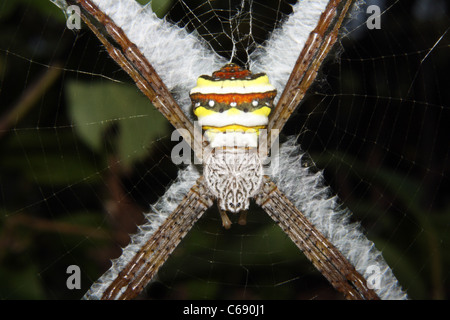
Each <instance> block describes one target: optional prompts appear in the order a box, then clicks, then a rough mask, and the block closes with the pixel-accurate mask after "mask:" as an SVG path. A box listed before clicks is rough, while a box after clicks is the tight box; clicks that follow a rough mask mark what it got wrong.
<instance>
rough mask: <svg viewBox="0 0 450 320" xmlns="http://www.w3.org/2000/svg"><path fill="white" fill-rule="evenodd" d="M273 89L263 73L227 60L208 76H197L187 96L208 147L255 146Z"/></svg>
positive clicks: (271, 98) (269, 108) (265, 124)
mask: <svg viewBox="0 0 450 320" xmlns="http://www.w3.org/2000/svg"><path fill="white" fill-rule="evenodd" d="M276 93H277V92H276V89H275V87H274V86H272V85H271V84H270V83H269V79H268V77H267V75H266V74H264V73H259V74H252V73H251V72H250V71H249V70H246V69H243V68H240V67H239V66H237V65H236V64H233V63H230V64H227V65H225V66H224V67H223V68H222V69H220V70H219V71H216V72H214V73H213V74H212V76H205V75H203V76H200V77H199V78H198V81H197V86H196V87H195V88H193V89H192V90H191V93H190V96H191V100H192V107H193V111H194V114H195V115H196V116H197V118H198V121H199V124H200V125H201V126H202V128H203V129H204V130H206V136H207V138H208V139H209V141H210V144H211V146H212V147H233V146H238V147H257V142H258V132H259V130H261V129H264V128H266V126H267V123H268V117H269V114H270V112H271V111H272V108H273V99H274V98H275V96H276Z"/></svg>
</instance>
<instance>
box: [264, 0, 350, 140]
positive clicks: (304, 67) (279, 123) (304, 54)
mask: <svg viewBox="0 0 450 320" xmlns="http://www.w3.org/2000/svg"><path fill="white" fill-rule="evenodd" d="M352 3H353V0H330V2H329V3H328V5H327V7H326V9H325V11H324V12H323V13H322V15H321V17H320V19H319V23H318V24H317V26H316V28H315V29H314V30H313V31H312V32H311V33H310V35H309V37H308V40H307V41H306V43H305V46H304V47H303V49H302V51H301V53H300V55H299V57H298V59H297V62H296V63H295V66H294V69H293V70H292V73H291V76H290V77H289V80H288V82H287V84H286V87H285V88H284V90H283V93H282V94H281V97H280V100H279V101H278V103H277V105H276V106H275V108H274V110H273V112H272V113H271V114H270V119H269V124H268V127H267V128H268V132H272V129H277V130H278V131H277V132H280V131H281V130H282V129H283V127H284V125H285V124H286V122H287V120H288V119H289V117H290V116H291V114H292V112H294V110H295V109H296V108H297V106H298V105H299V103H300V101H301V100H302V99H303V97H304V96H305V93H306V91H307V90H308V89H309V87H310V86H311V85H312V83H313V82H314V80H315V78H316V76H317V72H318V70H319V68H320V66H321V65H322V62H323V60H324V59H325V57H326V56H327V55H328V53H329V52H330V50H331V48H332V47H333V45H334V44H335V43H336V41H337V39H338V34H339V30H340V28H341V26H342V22H343V20H344V18H345V17H346V15H347V12H348V10H349V9H350V7H351V5H352ZM275 138H276V137H274V136H271V139H272V141H274V140H275ZM269 146H271V142H269Z"/></svg>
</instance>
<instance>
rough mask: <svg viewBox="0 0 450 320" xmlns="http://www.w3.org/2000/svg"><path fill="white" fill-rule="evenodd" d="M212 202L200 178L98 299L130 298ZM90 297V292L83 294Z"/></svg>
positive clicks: (151, 275)
mask: <svg viewBox="0 0 450 320" xmlns="http://www.w3.org/2000/svg"><path fill="white" fill-rule="evenodd" d="M212 204H213V200H212V197H211V196H210V194H209V192H208V190H207V188H206V187H205V186H204V185H203V178H202V177H201V178H199V179H198V180H197V183H196V184H195V185H194V186H193V187H192V188H191V189H190V191H189V192H188V194H187V195H186V196H185V198H184V200H183V201H182V202H181V203H180V204H179V205H178V207H177V208H176V209H175V210H174V211H173V212H172V213H171V214H170V215H169V217H168V218H167V219H166V220H165V221H164V223H163V224H162V225H161V226H160V227H159V228H158V229H157V230H156V231H155V233H154V234H153V235H152V236H151V237H150V238H149V239H148V240H147V242H146V243H145V244H144V245H143V246H141V247H140V248H139V250H138V252H136V253H135V254H134V255H133V258H132V259H131V260H130V261H129V262H128V264H126V265H125V267H124V268H123V269H122V270H121V271H120V272H119V275H118V276H117V277H115V278H114V280H113V281H112V282H111V283H110V284H109V286H108V287H107V288H106V289H105V290H104V291H103V295H102V297H101V299H103V300H112V299H133V298H135V297H136V296H137V295H138V294H139V293H140V292H141V291H142V290H143V289H144V288H145V286H146V285H147V284H148V283H149V282H150V281H151V280H152V278H153V276H154V275H155V274H156V273H157V272H158V270H159V268H160V267H161V266H162V265H163V264H164V262H165V261H166V260H167V258H168V257H169V255H170V254H171V253H172V252H173V250H174V249H175V248H176V247H177V246H178V244H179V243H180V241H181V240H182V239H183V237H184V236H185V235H186V234H187V233H188V232H189V230H190V229H191V228H192V226H193V225H194V224H195V223H196V221H197V220H198V219H199V218H200V217H201V216H202V215H203V213H204V212H205V211H206V210H207V209H208V208H209V207H210V206H211V205H212ZM86 298H89V293H88V294H87V295H86Z"/></svg>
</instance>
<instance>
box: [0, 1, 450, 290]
mask: <svg viewBox="0 0 450 320" xmlns="http://www.w3.org/2000/svg"><path fill="white" fill-rule="evenodd" d="M141 2H142V1H141ZM303 2H304V5H305V6H306V5H309V2H308V1H303ZM294 3H295V1H292V2H289V1H285V0H274V1H232V0H227V1H219V0H216V1H187V0H185V1H183V0H176V1H172V2H171V1H153V3H152V8H153V10H154V11H155V12H156V13H157V14H158V15H159V16H160V17H163V16H164V17H165V19H167V21H170V22H171V23H173V24H175V25H178V26H180V27H182V28H185V29H187V30H189V32H194V33H198V34H199V35H200V36H201V37H202V38H203V39H204V40H205V41H206V43H207V47H208V48H210V49H213V50H214V51H215V52H217V53H218V54H219V55H221V56H222V57H223V61H230V60H232V61H234V62H236V63H239V64H241V65H245V66H250V65H251V64H250V60H249V59H251V57H252V54H255V52H258V50H260V49H261V46H263V45H264V44H265V41H266V40H267V39H268V38H269V35H270V33H271V32H272V31H273V30H275V29H276V28H277V27H279V26H280V25H281V24H282V23H283V22H284V21H286V19H288V17H289V15H290V14H291V13H292V5H293V4H294ZM368 4H375V5H378V6H379V7H380V8H381V11H382V17H381V29H379V30H378V29H375V30H369V29H368V28H367V26H366V24H365V23H366V20H367V18H368V16H369V15H368V14H366V12H365V10H366V7H367V6H365V5H361V8H360V10H358V11H357V12H354V13H353V14H352V18H351V19H350V21H349V22H348V23H347V25H346V30H345V31H344V34H343V37H342V38H341V39H340V41H339V42H338V44H337V45H336V47H335V50H334V51H333V52H332V53H331V55H330V57H329V59H327V61H326V63H325V64H324V66H323V68H322V69H321V72H320V74H319V77H318V80H316V83H315V84H314V85H313V87H312V88H311V89H310V91H309V92H308V95H307V96H306V98H305V100H304V101H303V103H302V104H301V106H300V107H299V108H298V110H297V112H296V113H295V114H294V115H293V116H292V117H291V119H290V120H289V122H288V123H287V125H286V127H285V129H284V131H283V137H282V141H284V140H286V139H287V137H288V136H290V137H294V138H291V141H292V139H294V140H295V141H296V142H297V143H299V144H300V145H301V148H302V149H303V150H306V151H307V152H308V154H309V156H310V158H309V157H305V158H304V159H303V164H305V165H307V166H310V167H312V168H313V169H312V170H313V171H314V170H317V171H318V172H321V170H323V175H324V181H325V184H326V185H329V186H330V190H332V192H333V194H336V195H337V196H338V197H339V199H340V201H341V202H342V204H343V206H344V207H347V208H349V210H350V211H351V212H352V220H354V221H358V222H360V223H361V225H362V227H363V229H364V230H365V233H366V234H367V237H368V238H369V239H370V240H372V241H374V243H375V245H376V247H377V248H378V249H379V250H380V251H381V252H382V253H383V256H384V258H385V260H386V261H387V263H388V265H389V266H390V267H391V269H392V270H393V272H394V274H395V276H396V277H397V279H398V280H399V282H400V284H401V286H402V287H403V288H404V289H405V290H406V291H407V293H408V296H409V297H411V298H428V299H431V298H446V297H447V298H448V295H449V284H448V281H449V280H448V276H449V273H448V270H449V269H450V268H449V263H450V261H449V260H450V256H449V255H448V252H450V251H449V239H448V234H449V226H450V203H449V201H448V197H446V195H447V194H448V192H449V180H448V171H449V167H448V163H449V157H448V152H449V142H448V137H449V132H448V128H447V126H446V123H447V122H448V121H449V115H450V112H449V106H450V104H449V102H450V97H449V91H448V80H447V76H448V73H449V71H450V65H449V62H448V58H447V57H448V56H449V54H450V52H449V51H450V47H449V45H450V34H449V32H448V28H449V27H450V15H449V10H450V8H449V6H448V4H447V3H446V2H445V1H436V0H435V1H427V0H416V1H406V0H399V1H392V2H385V1H371V2H370V3H368ZM0 24H1V30H2V33H1V35H0V106H1V108H0V111H1V113H0V148H1V155H2V156H1V157H0V163H1V165H0V203H1V206H0V214H1V219H0V225H1V233H0V246H1V250H0V297H1V298H2V299H12V298H40V299H42V298H50V299H54V298H80V297H81V296H82V295H83V294H84V293H85V292H86V290H87V289H88V288H89V286H90V285H91V284H92V283H93V282H94V281H95V280H96V279H97V278H98V277H99V276H100V275H101V274H102V273H103V272H104V271H105V270H106V269H108V268H109V265H110V259H112V258H115V257H118V256H119V255H120V251H121V250H120V248H121V247H124V246H125V245H127V243H128V242H129V237H128V234H130V233H133V232H135V231H136V225H137V224H140V223H142V222H143V221H144V217H143V215H142V212H149V211H151V205H152V204H154V203H155V202H156V201H157V200H158V199H159V198H160V197H161V196H162V195H163V194H164V192H165V191H166V190H167V188H168V187H169V186H170V185H171V184H172V183H173V182H174V181H175V180H176V178H177V172H178V170H179V169H180V167H179V166H176V165H174V164H173V163H172V161H171V150H172V148H173V147H174V145H175V144H176V143H177V142H176V141H171V133H172V129H171V128H170V126H169V125H168V124H167V122H166V121H165V120H164V119H162V117H161V116H159V114H158V112H157V111H155V110H154V109H153V108H152V107H151V106H149V104H148V103H147V101H146V99H145V98H143V97H142V95H141V94H140V93H139V92H138V91H137V89H136V88H135V87H134V86H133V85H132V84H131V82H130V80H129V79H128V77H127V76H126V75H125V73H124V72H123V71H122V70H120V68H119V67H118V66H117V65H116V64H115V63H114V62H112V61H111V59H110V58H109V57H108V55H107V53H106V52H105V51H104V49H102V47H101V46H100V44H99V43H98V42H97V40H96V39H95V37H93V36H92V35H91V34H90V33H89V32H88V31H86V29H83V30H81V31H70V30H68V29H67V28H66V27H65V18H64V16H63V15H62V14H61V12H60V11H59V10H58V8H56V7H55V6H54V5H52V4H51V3H50V2H48V1H44V0H39V1H36V0H22V1H17V0H14V1H13V0H7V1H3V2H2V4H0ZM184 54H185V55H186V57H185V58H186V59H185V60H184V61H183V62H184V63H185V64H187V63H188V61H189V56H188V52H186V53H184ZM297 54H298V52H297V53H295V55H297ZM178 56H180V55H178ZM163 58H164V59H166V60H170V57H163ZM164 59H163V60H164ZM177 72H179V71H178V70H174V71H172V74H173V75H174V77H183V76H185V75H184V74H179V73H177ZM280 72H281V71H280ZM166 74H167V73H164V75H163V74H161V76H167V75H166ZM173 89H174V91H175V92H177V94H179V93H178V91H177V90H179V88H173ZM180 95H181V93H180ZM315 168H317V169H315ZM291 187H292V188H295V187H296V186H291ZM233 221H236V220H233ZM69 265H77V266H79V267H80V269H81V289H74V290H69V289H68V288H67V286H66V280H67V277H68V276H69V275H68V274H67V272H66V269H67V267H68V266H69ZM143 297H148V298H239V299H240V298H246V299H248V298H277V299H283V298H284V299H293V298H301V299H323V298H341V297H340V295H339V294H338V293H336V292H335V291H334V290H333V289H332V288H331V286H330V285H329V284H328V283H326V281H325V280H324V279H323V277H322V276H321V275H320V274H319V273H318V272H317V271H316V270H315V269H314V267H313V266H312V265H311V264H310V263H309V262H308V261H307V260H306V258H304V257H303V255H302V254H301V253H300V252H299V251H298V249H297V248H296V247H295V245H293V244H292V243H291V241H290V240H289V239H288V238H287V236H286V235H285V234H284V233H283V232H282V231H280V230H279V228H278V227H276V226H275V225H274V224H273V223H272V222H271V220H270V218H269V217H267V215H266V214H265V213H264V212H262V211H261V210H260V209H258V208H257V207H256V206H255V207H252V208H251V210H250V213H249V215H248V223H247V225H246V226H239V225H238V224H233V226H232V228H231V229H230V230H224V229H223V228H222V227H221V221H220V216H219V214H218V213H217V210H216V209H215V208H211V209H210V210H208V212H207V213H206V215H205V216H204V217H203V218H202V219H201V220H200V221H199V222H198V223H197V224H196V225H195V226H194V228H193V230H192V231H191V232H190V233H189V234H188V235H187V237H186V238H185V239H184V240H183V241H182V243H181V245H180V246H179V247H178V248H177V250H176V251H175V252H174V254H173V255H172V256H171V258H170V259H169V260H168V261H167V263H166V264H165V265H164V266H163V267H162V268H161V270H160V272H159V273H158V276H157V279H156V281H154V282H153V283H152V284H151V285H150V286H149V287H148V288H147V290H146V292H145V293H144V295H143Z"/></svg>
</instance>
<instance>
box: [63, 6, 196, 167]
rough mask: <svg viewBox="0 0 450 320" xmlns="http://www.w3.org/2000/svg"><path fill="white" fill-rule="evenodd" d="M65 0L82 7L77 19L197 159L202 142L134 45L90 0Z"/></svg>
mask: <svg viewBox="0 0 450 320" xmlns="http://www.w3.org/2000/svg"><path fill="white" fill-rule="evenodd" d="M67 3H68V4H77V5H78V6H80V7H81V8H82V10H81V18H82V19H83V21H84V22H85V23H86V24H87V25H88V27H89V28H90V29H91V30H92V31H93V32H94V34H95V35H96V36H97V38H98V39H99V40H100V41H101V42H102V44H103V45H104V47H105V48H106V50H107V51H108V53H109V55H110V56H111V58H113V59H114V60H115V61H116V62H117V63H118V64H119V66H120V67H121V68H122V69H123V70H125V71H126V72H127V73H128V75H129V76H130V77H131V78H132V79H133V80H134V82H135V83H136V85H137V87H138V88H139V89H140V90H141V91H142V92H143V93H144V94H145V95H146V96H147V98H149V100H150V101H151V102H152V104H153V105H154V106H155V107H156V108H157V109H158V110H159V111H160V112H161V113H162V114H163V115H164V116H165V117H166V119H167V120H169V122H170V123H171V124H172V125H173V126H174V127H175V129H177V130H179V132H180V134H181V135H182V136H183V138H184V139H185V140H186V141H187V142H188V143H189V145H190V146H191V148H192V149H193V150H194V152H195V154H196V155H197V158H198V159H201V150H202V141H201V139H194V126H193V124H192V123H191V121H190V120H189V119H188V117H187V116H186V115H185V114H184V112H183V110H182V109H181V108H180V106H179V105H178V104H177V102H176V101H175V99H174V97H173V96H172V94H171V93H170V91H169V90H168V89H167V87H166V85H165V84H164V82H163V81H162V80H161V78H160V77H159V75H158V74H157V73H156V71H155V70H154V68H153V67H152V66H151V64H150V63H149V62H148V60H147V59H146V58H145V57H144V55H143V54H142V52H141V51H140V50H139V49H138V47H137V46H136V45H135V44H134V43H132V42H131V41H130V40H129V39H128V37H127V36H126V35H125V33H124V32H123V30H122V29H121V28H120V27H118V26H117V25H116V24H115V22H114V21H113V20H112V19H110V18H109V17H108V16H107V15H106V14H105V13H103V12H102V11H101V10H100V9H99V8H98V7H97V6H96V5H95V4H94V3H92V2H91V1H90V0H68V1H67ZM111 39H112V41H111ZM200 136H201V133H200Z"/></svg>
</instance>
